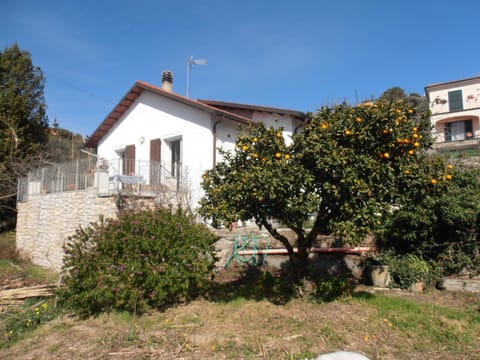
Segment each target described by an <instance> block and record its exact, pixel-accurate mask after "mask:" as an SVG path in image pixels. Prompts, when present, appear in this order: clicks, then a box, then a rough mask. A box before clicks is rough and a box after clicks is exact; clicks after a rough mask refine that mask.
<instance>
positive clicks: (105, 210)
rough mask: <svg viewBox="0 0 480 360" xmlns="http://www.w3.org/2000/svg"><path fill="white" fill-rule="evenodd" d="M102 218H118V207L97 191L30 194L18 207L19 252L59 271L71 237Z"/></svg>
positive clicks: (113, 201)
mask: <svg viewBox="0 0 480 360" xmlns="http://www.w3.org/2000/svg"><path fill="white" fill-rule="evenodd" d="M101 215H102V216H104V217H105V218H111V217H116V216H117V206H116V203H115V198H114V197H112V196H109V197H99V196H98V195H97V189H95V188H88V189H86V190H78V191H70V192H62V193H52V194H39V195H30V196H29V197H28V201H25V202H19V203H18V204H17V249H18V250H19V251H20V252H21V253H22V254H24V255H26V256H27V257H29V258H30V259H31V260H32V261H33V263H35V264H37V265H40V266H44V267H47V268H51V269H54V270H56V271H59V270H60V269H61V267H62V264H63V245H64V243H65V241H66V240H67V239H68V237H69V236H70V235H73V234H74V233H75V230H76V229H77V228H78V227H79V226H87V225H89V224H90V223H91V222H97V221H98V220H99V218H100V216H101Z"/></svg>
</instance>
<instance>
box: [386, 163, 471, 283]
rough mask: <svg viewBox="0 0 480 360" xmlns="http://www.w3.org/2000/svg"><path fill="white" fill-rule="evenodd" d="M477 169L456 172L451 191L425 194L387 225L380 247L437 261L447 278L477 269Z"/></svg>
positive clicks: (400, 253)
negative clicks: (460, 272)
mask: <svg viewBox="0 0 480 360" xmlns="http://www.w3.org/2000/svg"><path fill="white" fill-rule="evenodd" d="M478 176H479V171H478V170H462V171H455V172H454V174H453V181H452V183H451V186H450V187H449V189H448V191H447V192H446V193H443V194H433V195H432V194H426V195H425V197H424V199H423V200H422V201H419V202H416V203H411V204H408V205H406V206H403V207H402V208H401V209H400V210H398V211H396V212H395V213H394V214H393V215H392V217H391V218H390V220H389V221H388V222H387V224H386V226H385V228H384V230H383V231H384V232H383V235H382V236H381V237H380V238H379V245H380V246H381V248H383V250H387V251H389V250H390V251H394V252H395V253H396V254H398V255H405V254H416V255H418V256H420V257H422V258H423V259H427V260H434V261H436V262H437V263H438V264H439V265H440V266H441V268H442V271H443V273H444V274H445V275H448V274H452V273H458V272H459V271H461V270H462V269H465V268H467V269H478V265H479V261H480V259H479V250H480V243H479V241H478V237H479V230H480V184H479V181H478Z"/></svg>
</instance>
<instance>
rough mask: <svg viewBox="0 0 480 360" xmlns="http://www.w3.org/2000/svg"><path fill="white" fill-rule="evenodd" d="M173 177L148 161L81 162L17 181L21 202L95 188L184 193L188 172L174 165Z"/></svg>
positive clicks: (163, 166) (39, 171)
mask: <svg viewBox="0 0 480 360" xmlns="http://www.w3.org/2000/svg"><path fill="white" fill-rule="evenodd" d="M174 166H175V175H176V176H173V175H172V174H171V172H170V171H169V170H168V169H172V166H171V165H169V166H168V167H167V166H166V164H164V163H161V162H155V161H145V160H125V159H114V160H100V161H93V160H78V161H75V162H69V163H61V164H56V165H51V166H48V167H43V168H40V169H36V170H33V171H31V172H29V173H28V176H26V177H24V178H20V179H19V180H18V195H17V199H18V201H26V200H27V199H28V196H29V195H37V194H48V193H59V192H66V191H75V190H83V189H87V188H92V187H93V188H96V189H97V191H98V195H100V196H109V195H112V194H114V193H119V192H128V193H131V194H134V195H141V196H157V195H158V194H159V193H166V192H176V191H179V190H183V187H184V186H185V184H184V183H185V181H186V173H187V172H186V170H185V168H184V167H183V166H182V165H181V164H174Z"/></svg>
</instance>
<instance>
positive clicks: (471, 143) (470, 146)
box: [433, 137, 480, 152]
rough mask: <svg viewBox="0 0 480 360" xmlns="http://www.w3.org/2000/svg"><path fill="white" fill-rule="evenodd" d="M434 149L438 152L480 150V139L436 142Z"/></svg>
mask: <svg viewBox="0 0 480 360" xmlns="http://www.w3.org/2000/svg"><path fill="white" fill-rule="evenodd" d="M433 149H434V150H435V151H438V152H445V151H464V150H475V151H479V150H480V137H474V138H468V139H465V140H453V141H443V142H435V143H434V144H433Z"/></svg>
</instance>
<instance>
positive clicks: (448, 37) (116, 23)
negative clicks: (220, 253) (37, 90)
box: [0, 0, 480, 135]
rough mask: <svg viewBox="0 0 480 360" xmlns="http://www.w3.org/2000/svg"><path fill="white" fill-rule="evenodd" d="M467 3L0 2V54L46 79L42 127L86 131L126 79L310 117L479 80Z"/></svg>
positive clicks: (477, 7) (477, 10)
mask: <svg viewBox="0 0 480 360" xmlns="http://www.w3.org/2000/svg"><path fill="white" fill-rule="evenodd" d="M479 14H480V1H477V0H470V1H468V0H458V1H445V0H436V1H429V0H415V1H411V0H403V1H393V0H392V1H389V0H371V1H369V0H363V1H354V0H343V1H333V0H329V1H323V0H306V1H302V0H298V1H283V0H275V1H270V0H264V1H262V0H216V1H214V0H196V1H188V0H151V1H142V0H137V1H132V0H129V1H124V0H116V1H100V0H94V1H91V0H82V1H66V0H65V1H51V0H42V1H39V0H28V1H27V0H2V1H1V2H0V47H1V48H2V50H3V49H4V48H6V47H8V46H11V45H12V44H13V43H14V42H18V44H19V46H20V48H22V49H25V50H28V51H30V53H31V54H32V59H33V62H34V64H35V65H37V66H40V67H41V69H42V70H43V71H44V74H45V77H46V84H45V96H46V100H47V105H48V115H49V120H50V123H53V120H54V118H55V117H56V118H57V120H58V121H59V123H60V126H61V127H63V128H66V129H69V130H72V131H74V132H77V133H80V134H83V135H90V134H91V133H92V132H93V131H94V130H95V129H96V127H97V126H98V125H99V124H100V123H101V121H103V119H104V118H105V117H106V116H107V115H108V113H109V112H110V111H111V109H112V108H113V107H114V105H115V104H116V103H117V102H118V101H119V100H120V99H121V97H122V96H123V95H124V94H125V93H126V92H127V91H128V90H129V89H130V87H131V86H132V85H133V84H134V82H135V81H136V80H144V81H147V82H149V83H152V84H157V85H159V84H160V82H161V79H160V78H161V72H162V70H165V69H169V70H172V71H173V74H174V91H176V92H178V93H181V94H185V88H186V62H187V59H188V58H189V57H190V56H193V57H194V58H197V59H208V66H195V67H194V68H193V69H192V70H191V81H190V96H191V97H192V98H200V99H214V100H222V101H231V102H240V103H249V104H258V105H266V106H274V107H282V108H289V109H294V110H300V111H315V110H316V109H318V108H319V107H320V106H322V105H328V104H332V103H334V102H339V101H343V100H347V101H349V102H356V99H358V100H365V99H368V98H372V97H376V96H379V95H381V93H382V92H383V91H385V90H386V89H388V88H390V87H393V86H400V87H402V88H403V89H404V90H405V91H406V92H408V93H410V92H417V93H420V94H423V93H424V87H425V86H426V85H429V84H432V83H437V82H444V81H449V80H456V79H461V78H466V77H472V76H477V75H479V74H480V41H479V33H480V31H479V25H478V24H479V20H478V18H479Z"/></svg>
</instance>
